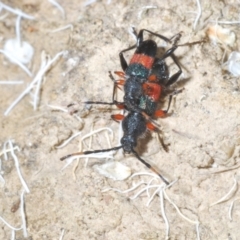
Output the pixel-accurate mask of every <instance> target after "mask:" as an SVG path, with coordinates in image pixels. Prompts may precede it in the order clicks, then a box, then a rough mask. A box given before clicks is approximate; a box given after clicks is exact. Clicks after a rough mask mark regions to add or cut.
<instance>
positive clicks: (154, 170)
mask: <svg viewBox="0 0 240 240" xmlns="http://www.w3.org/2000/svg"><path fill="white" fill-rule="evenodd" d="M132 153H133V154H134V155H135V156H136V158H137V159H138V160H139V161H140V162H141V163H143V164H144V165H145V166H146V167H148V168H149V169H151V170H152V171H153V172H155V173H156V174H157V175H158V176H159V177H160V178H161V179H162V180H163V182H165V183H166V184H167V185H169V182H168V181H167V180H166V179H165V178H164V177H163V176H162V175H161V174H160V173H159V172H158V171H157V170H156V169H155V168H153V167H152V166H151V165H150V164H149V163H147V162H146V161H145V160H143V159H142V158H141V157H140V156H139V155H138V153H137V152H136V151H135V150H134V149H132Z"/></svg>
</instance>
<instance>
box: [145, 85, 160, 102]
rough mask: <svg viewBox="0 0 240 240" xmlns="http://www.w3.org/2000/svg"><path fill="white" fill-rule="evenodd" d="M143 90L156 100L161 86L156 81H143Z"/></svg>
mask: <svg viewBox="0 0 240 240" xmlns="http://www.w3.org/2000/svg"><path fill="white" fill-rule="evenodd" d="M143 90H144V93H145V94H146V95H148V96H149V97H151V98H152V100H153V101H155V102H156V101H158V100H159V98H160V95H161V93H162V87H161V86H160V85H159V84H157V83H144V84H143Z"/></svg>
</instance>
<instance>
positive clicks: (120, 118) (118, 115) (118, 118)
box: [111, 114, 124, 121]
mask: <svg viewBox="0 0 240 240" xmlns="http://www.w3.org/2000/svg"><path fill="white" fill-rule="evenodd" d="M111 118H112V119H113V120H115V121H122V120H123V119H124V116H123V115H122V114H114V115H111Z"/></svg>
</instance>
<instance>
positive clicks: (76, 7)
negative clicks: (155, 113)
mask: <svg viewBox="0 0 240 240" xmlns="http://www.w3.org/2000/svg"><path fill="white" fill-rule="evenodd" d="M58 2H59V4H61V6H62V7H63V9H64V10H65V13H66V18H65V19H64V18H63V16H62V14H61V12H60V11H59V10H58V9H57V8H56V7H54V6H53V5H52V4H51V3H50V2H48V1H34V0H23V1H21V3H19V2H17V1H4V3H5V4H7V5H9V6H11V7H13V8H18V9H21V10H22V11H24V12H25V13H27V14H29V15H31V16H34V17H35V20H27V19H22V21H21V33H22V39H23V40H24V41H27V42H28V43H30V44H31V45H32V46H33V47H34V50H35V53H34V56H33V60H32V62H31V64H30V65H28V67H29V69H30V70H31V71H32V72H33V75H35V74H36V73H37V71H38V70H39V67H40V64H41V53H42V51H45V52H46V53H47V54H49V55H50V56H51V57H52V58H53V57H54V56H55V55H56V54H57V53H59V52H61V51H67V52H66V53H65V54H64V56H63V57H62V58H61V59H60V60H59V61H58V62H57V63H55V64H54V66H53V67H52V68H51V69H50V70H49V71H48V73H47V74H46V75H45V79H44V83H43V85H42V88H41V94H40V99H39V101H40V102H39V103H40V104H39V107H38V109H37V110H36V111H34V110H33V107H32V104H31V102H32V101H33V98H32V94H30V95H27V96H26V97H25V98H23V99H22V100H21V101H20V102H19V104H17V105H16V107H15V108H13V110H12V111H11V112H10V113H9V115H8V116H4V112H5V111H6V109H7V108H8V107H9V106H10V104H11V103H12V102H13V101H14V100H15V99H16V98H17V97H18V96H19V95H20V93H21V92H22V91H24V89H25V88H26V87H27V86H28V85H29V84H30V82H31V81H32V80H33V77H29V76H28V75H27V74H26V73H25V72H24V71H23V70H22V69H20V68H19V67H18V66H17V65H14V64H12V63H10V62H9V61H8V60H7V59H6V58H5V57H4V55H3V54H1V57H0V80H23V81H24V84H22V85H1V87H0V112H1V114H0V116H1V117H0V119H1V120H0V127H1V130H0V132H1V134H0V143H1V144H2V146H3V144H4V142H6V141H8V140H9V139H13V140H14V142H15V145H17V146H19V147H20V150H21V151H20V152H17V151H16V152H15V153H16V155H17V156H18V159H19V164H20V168H21V171H22V174H23V177H24V179H25V181H26V183H27V185H28V187H29V189H30V193H29V194H27V193H25V213H26V219H27V230H28V237H27V238H24V237H23V232H22V231H18V232H16V239H18V240H20V239H29V240H30V239H33V240H38V239H59V238H60V235H61V232H62V231H63V230H64V231H65V232H64V237H63V239H69V240H70V239H71V240H73V239H98V240H107V239H108V240H113V239H114V240H118V239H119V240H120V239H121V240H122V239H151V240H153V239H165V238H166V224H165V221H164V218H163V215H162V211H161V205H160V197H159V196H160V195H156V196H155V197H154V199H153V201H152V202H151V203H150V205H149V206H148V207H147V206H146V204H147V202H148V200H149V197H148V196H147V194H146V192H144V193H143V194H142V195H140V196H139V197H138V198H136V199H135V200H131V199H130V197H131V196H134V195H135V194H136V193H137V192H138V191H139V190H140V189H141V188H143V187H144V186H140V187H139V188H138V189H136V190H135V191H133V192H129V193H119V192H115V191H108V192H102V190H104V189H106V188H109V187H111V188H117V189H121V190H126V189H128V188H130V187H131V186H133V185H134V184H137V183H139V182H140V181H145V182H149V181H150V180H151V179H152V177H150V176H138V177H135V178H133V179H127V180H124V181H114V180H111V179H109V178H106V177H105V176H102V175H100V174H99V173H98V172H96V171H95V170H94V168H93V166H94V165H95V164H97V163H98V164H99V163H102V162H103V161H104V160H98V159H89V162H88V165H87V166H86V167H85V165H84V164H85V161H84V160H83V159H80V162H79V165H78V168H77V169H75V175H74V174H73V172H74V168H75V162H74V163H72V164H71V165H70V166H68V167H67V168H66V169H64V170H62V168H63V166H64V165H65V162H61V161H59V158H60V157H62V156H65V155H66V154H69V153H72V152H76V151H78V150H79V141H80V138H81V136H84V135H85V134H87V133H89V132H90V131H91V128H93V129H99V128H102V127H109V128H111V129H112V130H113V132H114V140H113V141H112V146H117V144H118V129H119V124H118V123H116V122H114V121H112V120H111V118H110V115H111V114H113V113H118V112H119V110H116V108H115V107H112V108H111V107H106V106H101V107H100V106H92V108H91V109H89V108H88V106H86V105H85V104H81V102H83V101H85V100H95V101H111V95H112V82H111V80H110V79H109V77H108V71H114V70H121V68H120V63H119V58H118V53H119V51H120V50H122V49H124V48H126V47H128V46H130V45H132V44H134V39H133V37H132V36H131V35H130V34H129V33H128V29H129V27H130V26H135V27H136V29H137V30H140V29H142V28H147V29H149V30H152V31H154V32H158V33H161V34H163V35H165V36H167V37H171V36H173V35H174V34H176V33H178V32H180V31H183V32H184V34H183V37H182V39H181V43H185V42H188V41H196V40H199V39H202V38H204V37H205V36H206V34H205V32H206V28H207V26H209V25H210V24H211V23H209V21H210V20H216V19H217V18H219V20H228V21H233V20H237V19H238V16H239V4H236V3H235V4H234V1H228V2H229V3H228V4H227V3H226V4H225V3H224V1H216V0H213V1H211V4H210V3H209V1H205V0H204V1H201V6H202V15H201V17H200V20H199V22H198V23H197V25H196V30H195V31H194V30H193V23H194V20H195V18H196V14H197V10H198V8H197V5H196V2H195V1H188V0H184V1H183V0H182V1H173V0H171V1H166V0H163V1H138V0H131V1H114V0H112V2H111V3H110V4H107V1H98V2H95V3H92V4H90V5H88V6H84V2H85V1H76V0H70V1H63V0H59V1H58ZM145 6H155V8H151V9H148V10H146V9H145V10H144V7H145ZM5 13H6V12H5V11H3V12H1V16H2V15H3V14H5ZM15 22H16V15H14V14H9V15H8V16H6V17H5V18H4V19H1V20H0V41H1V42H0V44H1V49H2V48H3V45H4V43H5V41H6V40H7V39H10V38H15ZM68 24H71V26H72V28H67V29H65V30H62V31H59V32H55V33H52V32H51V31H53V30H56V29H58V28H60V27H64V26H66V25H68ZM212 24H213V23H212ZM225 27H227V28H229V29H231V30H232V31H234V32H235V34H236V36H237V38H238V39H239V37H240V33H239V28H238V26H237V25H225ZM156 41H157V42H158V44H163V42H162V41H159V40H157V39H156ZM232 49H234V50H237V49H239V46H238V45H237V43H235V46H233V47H232ZM229 53H230V50H229V49H228V50H227V52H226V54H227V56H228V55H229ZM131 54H132V52H130V53H128V54H126V58H128V59H129V57H130V55H131ZM223 54H224V48H223V46H221V45H220V44H216V45H213V44H212V43H211V42H209V41H208V42H206V43H205V44H203V45H195V46H193V47H182V48H179V49H178V50H177V51H176V56H177V57H178V59H179V61H180V63H181V65H182V67H183V71H184V74H183V75H182V77H181V79H180V81H179V82H178V83H177V84H175V86H174V88H176V89H179V88H184V91H183V92H182V93H181V94H178V95H177V96H176V97H174V102H173V104H172V106H171V111H170V113H171V114H170V116H169V117H167V118H165V119H160V120H158V123H159V124H161V126H162V130H163V132H164V141H165V142H167V143H169V144H170V146H169V153H166V152H164V151H163V149H162V147H161V145H160V144H159V142H158V140H157V138H156V136H155V135H154V134H152V137H150V136H151V135H149V136H148V137H147V141H145V142H143V144H142V145H143V146H144V149H143V150H142V151H140V153H141V155H142V157H143V158H144V159H146V160H147V161H148V162H150V163H152V164H154V165H155V166H157V167H158V169H160V170H161V173H162V174H163V175H164V176H165V177H166V178H167V179H169V181H171V182H172V181H174V180H177V179H178V181H177V182H176V183H175V184H174V185H173V186H172V187H171V188H169V189H166V190H165V192H166V193H167V195H168V196H169V198H170V199H171V200H172V201H173V202H174V203H175V204H176V206H177V207H178V208H179V210H180V211H181V212H182V214H184V215H185V216H186V217H187V218H189V219H190V220H191V221H192V222H189V221H187V220H186V219H183V218H182V217H181V216H180V215H179V214H178V212H177V211H176V209H175V208H174V206H173V205H172V204H171V203H170V202H169V201H168V200H167V199H166V196H165V198H164V199H165V200H164V209H165V214H166V217H167V219H168V221H169V226H170V232H169V236H170V239H204V240H206V239H229V240H230V239H231V240H235V239H240V230H239V221H240V204H239V201H236V202H235V203H234V207H233V211H232V220H230V218H229V213H228V212H229V207H230V204H231V203H232V202H233V200H235V199H238V196H239V190H238V188H237V186H236V187H234V189H233V191H232V192H231V194H230V195H229V196H228V197H227V199H226V201H224V202H223V203H219V204H216V205H214V206H211V204H213V203H214V202H216V201H218V200H219V199H221V198H222V197H223V196H224V195H226V194H227V193H228V192H229V191H230V189H231V188H232V186H233V185H234V181H235V179H236V181H238V180H239V175H238V171H239V170H238V168H237V166H239V154H240V146H239V145H240V140H239V133H240V125H239V109H240V108H239V105H240V104H239V102H240V95H239V82H238V80H239V79H236V78H234V77H232V76H231V75H230V74H229V73H227V72H224V71H223V70H222V68H221V63H222V57H223ZM169 65H170V67H171V71H172V72H174V71H176V68H175V67H174V66H173V64H172V63H171V62H170V63H169ZM119 92H120V91H119ZM71 103H77V104H75V105H74V106H73V107H74V108H75V109H77V110H78V113H77V114H76V115H75V116H74V115H71V114H69V113H68V112H63V111H60V110H53V109H51V108H50V107H49V106H48V104H51V105H54V106H59V107H62V108H64V109H67V105H68V104H71ZM163 103H164V104H165V105H164V106H163V108H164V107H165V106H166V104H167V98H166V101H163ZM76 116H77V117H80V120H79V118H77V117H76ZM78 131H82V133H81V136H80V137H78V138H76V139H74V140H73V141H71V142H70V143H69V144H68V145H67V146H65V147H64V148H61V149H57V148H56V147H57V146H58V145H60V144H62V143H63V142H64V141H65V140H66V139H68V138H69V137H70V136H71V135H73V134H74V133H76V132H78ZM107 147H108V143H107V141H106V134H105V133H104V132H102V133H100V134H98V135H96V136H95V137H94V138H93V139H92V147H91V149H100V148H107ZM85 149H86V147H85ZM9 156H10V155H9ZM114 158H115V160H116V161H120V162H121V163H123V164H124V165H127V166H129V167H130V168H131V170H132V173H136V172H143V171H144V172H149V170H148V169H146V168H145V167H144V166H143V165H142V164H141V163H140V162H139V161H137V160H136V159H135V158H134V157H133V156H131V155H126V156H124V155H123V154H121V152H119V153H117V154H116V155H115V156H114ZM1 159H2V165H1V175H2V176H3V178H4V179H5V184H3V183H1V191H0V216H1V217H3V218H4V219H5V220H6V221H8V222H9V223H10V224H12V225H13V226H15V227H20V226H21V224H22V221H21V215H20V209H17V205H18V204H17V203H18V202H19V199H20V194H21V192H22V190H23V187H22V185H21V182H20V180H19V178H18V175H17V172H16V168H15V165H14V162H13V159H12V158H11V157H10V158H9V160H8V161H5V160H4V158H3V156H1ZM234 167H235V169H233V168H234ZM220 170H228V171H224V172H221V173H218V174H213V173H214V172H218V171H220ZM153 183H154V184H158V185H161V184H162V182H161V181H160V180H155V181H154V182H153ZM155 190H156V188H155V189H153V190H150V194H153V192H154V191H155ZM15 205H16V209H15V211H13V212H12V211H11V209H12V207H13V206H15ZM197 222H199V228H198V229H199V236H197V232H196V223H197ZM10 238H11V230H10V228H8V227H7V226H6V225H4V224H3V223H1V230H0V239H10Z"/></svg>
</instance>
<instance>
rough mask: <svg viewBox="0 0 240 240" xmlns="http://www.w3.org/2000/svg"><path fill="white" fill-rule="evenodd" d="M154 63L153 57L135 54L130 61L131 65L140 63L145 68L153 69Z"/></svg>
mask: <svg viewBox="0 0 240 240" xmlns="http://www.w3.org/2000/svg"><path fill="white" fill-rule="evenodd" d="M153 61H154V58H153V57H149V56H146V55H143V54H134V55H133V57H132V59H131V61H130V64H132V63H139V64H141V65H143V66H144V67H145V68H147V69H151V68H152V65H153Z"/></svg>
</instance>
